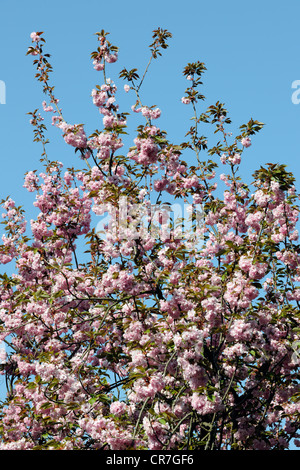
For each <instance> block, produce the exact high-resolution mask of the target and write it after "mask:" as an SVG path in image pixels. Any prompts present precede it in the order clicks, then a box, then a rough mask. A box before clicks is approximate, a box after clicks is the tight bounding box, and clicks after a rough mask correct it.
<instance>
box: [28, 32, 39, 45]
mask: <svg viewBox="0 0 300 470" xmlns="http://www.w3.org/2000/svg"><path fill="white" fill-rule="evenodd" d="M30 37H31V39H32V41H34V42H39V41H40V39H41V38H40V36H39V35H38V34H37V33H36V32H34V31H33V32H32V33H31V34H30Z"/></svg>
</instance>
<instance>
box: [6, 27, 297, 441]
mask: <svg viewBox="0 0 300 470" xmlns="http://www.w3.org/2000/svg"><path fill="white" fill-rule="evenodd" d="M96 35H97V39H98V47H97V50H96V51H94V52H92V54H91V59H92V61H93V66H94V69H95V70H96V71H97V76H98V75H99V73H100V76H101V77H102V78H101V80H102V81H101V82H100V84H99V85H96V86H95V88H94V89H93V90H92V92H91V102H92V104H93V105H94V106H96V107H97V108H98V110H99V113H100V118H101V129H100V130H98V129H96V130H94V131H93V132H92V133H91V134H90V135H89V133H88V132H87V125H86V124H81V123H70V122H67V121H66V120H65V118H64V116H63V111H62V109H61V108H60V105H59V100H58V99H57V97H56V96H55V88H54V86H52V85H51V83H50V74H51V73H52V67H51V64H50V62H49V57H50V56H49V54H47V53H45V52H44V47H45V39H44V37H43V33H42V32H34V33H32V34H31V40H32V43H31V46H30V47H29V49H28V52H27V54H28V55H29V56H32V58H33V63H34V65H35V67H36V70H37V72H36V79H37V80H38V81H39V82H40V83H41V85H42V90H43V93H44V94H45V100H44V101H43V102H42V107H43V113H44V116H47V117H48V116H52V125H53V126H54V127H56V128H57V131H58V133H59V134H60V135H59V136H58V138H61V139H62V145H65V143H66V144H67V145H69V146H70V147H72V149H70V150H71V153H72V155H73V154H74V162H75V163H74V165H75V166H77V167H76V168H75V167H72V168H64V165H63V163H61V162H60V161H56V160H55V161H53V160H51V159H50V157H49V155H48V154H47V143H48V140H47V137H46V135H47V128H46V124H45V121H44V120H45V117H43V116H42V114H41V112H40V111H39V109H36V110H35V111H33V112H31V113H29V114H30V115H31V123H32V125H33V129H34V140H35V141H36V142H39V143H40V145H41V146H42V160H41V161H42V164H43V166H44V171H43V172H41V173H38V171H37V170H31V171H28V173H27V174H26V176H25V181H24V186H25V188H27V190H28V191H29V192H32V193H35V199H34V202H33V204H34V206H35V207H36V208H37V210H38V215H37V217H36V218H35V219H34V220H31V221H30V227H28V226H27V225H26V218H25V213H24V210H23V208H22V207H20V206H17V205H16V203H15V202H14V201H13V200H12V199H11V198H9V197H8V198H6V199H5V200H3V201H2V208H3V211H4V213H3V222H2V223H3V227H4V234H3V236H2V245H1V246H0V262H1V263H2V264H3V265H5V264H7V263H13V265H14V274H13V275H11V276H10V275H8V274H2V275H1V278H0V279H1V283H0V295H1V301H0V321H1V324H0V341H2V344H3V345H5V350H4V349H2V352H1V357H0V362H1V365H0V368H1V374H2V376H3V378H4V379H5V382H6V388H7V394H6V397H5V399H4V400H3V401H2V402H1V406H0V415H1V421H0V449H1V450H8V449H26V450H31V449H33V450H39V449H50V450H53V449H64V450H67V449H72V450H73V449H81V450H83V449H95V450H146V449H152V450H170V449H176V450H249V449H254V450H278V449H288V448H289V445H290V443H291V442H292V441H294V442H295V444H296V445H297V444H300V440H299V436H300V435H299V427H300V421H299V393H300V387H299V364H300V362H299V355H298V353H297V351H298V349H297V348H298V342H299V341H300V335H299V333H300V324H299V323H300V315H299V307H300V304H299V302H300V288H299V281H300V266H299V254H300V247H299V244H298V231H297V228H296V227H297V221H298V217H299V207H298V205H297V203H298V199H299V198H298V195H297V192H296V187H295V180H294V177H293V175H292V174H291V173H289V172H288V171H287V170H286V167H285V165H283V164H280V163H267V164H266V165H265V167H261V168H260V169H259V170H257V171H256V172H255V173H254V175H253V184H252V185H251V186H250V185H247V184H245V183H244V182H243V181H242V179H241V176H240V174H239V169H240V166H241V165H242V159H243V156H244V153H245V152H246V153H247V152H251V151H252V147H251V149H249V147H250V146H251V144H252V140H253V137H254V136H255V134H256V133H257V132H259V131H260V130H261V129H262V127H263V124H262V123H261V122H258V121H255V120H253V119H250V121H249V122H248V123H247V124H244V125H242V126H240V128H239V130H238V132H237V134H238V135H237V136H236V137H233V136H232V133H231V132H229V131H228V128H229V126H230V124H231V120H230V118H229V116H228V112H227V110H226V108H225V106H224V104H223V103H220V102H217V103H216V104H215V105H212V106H209V107H207V109H206V110H205V111H204V112H203V111H202V112H199V103H201V102H202V101H204V96H203V95H202V94H201V93H200V92H199V88H200V86H201V85H202V81H201V80H202V75H203V73H204V72H205V70H206V68H205V65H204V64H203V63H202V62H199V61H197V62H195V63H189V64H187V65H186V67H185V68H184V70H183V75H184V78H185V79H186V80H187V82H188V86H187V88H186V90H185V93H184V96H183V97H182V100H181V101H182V103H183V106H188V107H189V109H190V110H191V116H192V120H193V123H192V126H191V127H190V128H189V129H188V130H187V133H186V136H185V137H186V139H185V141H184V142H181V143H176V144H174V143H172V142H170V141H169V139H168V135H167V132H166V131H163V130H161V129H160V128H159V127H157V126H156V125H154V121H155V122H156V121H157V120H158V119H159V117H160V115H161V110H160V109H159V108H158V107H157V106H156V105H155V106H153V105H151V103H149V104H145V103H144V102H143V99H142V95H141V86H142V84H143V82H144V79H145V76H146V74H147V73H148V69H149V67H150V65H151V62H152V61H154V60H157V59H158V58H159V56H160V55H161V54H162V50H163V49H166V48H167V47H168V40H169V38H171V34H170V33H169V32H168V31H167V30H163V29H161V28H158V29H157V30H155V31H153V37H152V39H153V42H152V44H151V45H150V60H149V63H148V65H147V67H146V70H145V72H144V73H143V74H141V73H140V72H139V71H138V70H137V69H132V70H127V69H125V68H123V70H121V72H119V77H118V80H119V82H120V85H119V84H118V89H117V86H116V84H115V82H114V81H113V80H112V79H110V78H108V77H107V73H108V70H109V71H110V70H113V67H115V65H111V64H113V63H115V62H116V61H117V59H118V48H117V47H115V46H113V45H112V44H111V43H110V41H109V40H108V33H106V32H104V31H101V32H98V33H97V34H96ZM110 68H111V69H110ZM123 80H124V81H123ZM124 83H125V85H124V89H123V85H121V84H124ZM120 88H121V89H120ZM118 93H120V94H121V93H129V94H131V96H132V97H133V100H132V103H133V104H132V108H131V110H130V112H121V111H120V109H119V105H118V101H117V96H118ZM201 106H203V104H201ZM133 113H135V114H134V115H135V116H136V117H137V118H140V121H139V122H140V124H139V126H138V127H137V129H136V134H135V136H133V138H132V146H131V147H130V148H127V149H125V143H124V142H125V140H126V138H127V134H126V130H127V128H128V124H127V121H128V119H129V118H128V116H131V115H133ZM208 126H210V127H208ZM205 128H209V129H213V130H214V134H215V135H216V140H217V139H218V136H219V140H218V141H217V142H214V143H212V145H209V144H208V138H207V137H206V136H204V135H202V134H201V133H202V129H205ZM63 139H64V141H65V143H64V142H63ZM186 155H187V157H185V156H186ZM183 158H186V159H188V161H189V162H190V163H187V162H186V161H185V160H184V159H183ZM76 162H77V165H76ZM219 165H220V167H221V168H224V173H222V174H221V175H219V176H217V171H218V168H219ZM218 194H220V195H218ZM174 201H175V202H176V201H180V203H181V204H184V205H188V207H189V210H190V219H189V220H190V222H191V226H192V227H194V228H193V230H183V229H182V224H183V220H182V217H181V218H178V219H176V220H175V219H174V220H173V219H172V218H171V217H170V210H169V209H170V206H171V205H172V203H173V204H174ZM200 208H201V210H200ZM201 211H202V212H201ZM103 214H109V218H108V222H107V223H106V224H105V225H103V227H102V231H97V230H96V228H95V226H94V225H93V220H94V219H93V217H94V216H95V217H99V216H103ZM199 214H200V215H199ZM201 221H202V223H201ZM194 222H195V223H194ZM82 243H84V244H85V246H86V251H85V252H84V253H83V252H82V250H81V249H80V246H81V245H82Z"/></svg>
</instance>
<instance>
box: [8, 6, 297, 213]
mask: <svg viewBox="0 0 300 470" xmlns="http://www.w3.org/2000/svg"><path fill="white" fill-rule="evenodd" d="M0 14H1V28H0V80H2V81H4V83H5V86H6V104H5V105H4V104H0V137H1V147H0V162H1V171H0V198H2V197H5V196H6V195H8V194H10V195H11V196H12V197H13V198H14V199H15V200H16V202H17V203H20V204H24V205H25V206H26V208H27V209H28V210H30V207H31V202H32V194H30V193H27V191H26V190H25V189H23V188H22V184H23V175H24V173H25V172H26V171H28V170H31V169H35V168H41V166H40V163H39V158H40V146H39V145H38V144H34V143H33V134H32V126H31V125H30V124H29V116H27V115H26V113H27V112H29V111H32V110H34V109H35V108H37V107H41V102H42V100H43V99H44V95H43V93H42V91H41V87H40V84H39V83H37V82H36V81H35V79H34V74H35V70H34V67H33V65H32V57H31V56H26V55H25V53H26V50H27V47H28V45H29V44H30V43H31V40H30V37H29V35H30V33H31V32H32V31H44V32H45V37H46V40H47V49H48V52H50V53H51V54H52V58H51V60H52V65H53V67H54V73H53V74H52V81H53V84H54V85H55V86H56V95H57V97H58V98H59V99H60V104H61V106H62V108H63V111H64V116H65V117H66V119H67V120H68V121H69V122H70V123H76V122H80V123H85V124H86V129H87V132H92V131H93V130H94V129H95V128H98V127H99V126H101V122H100V118H99V114H98V111H97V109H96V108H95V107H94V106H93V104H92V101H91V98H90V93H91V90H92V88H93V87H94V86H95V85H96V84H97V83H99V80H100V73H99V72H96V71H95V70H94V69H93V66H92V62H91V60H90V52H91V51H93V50H95V49H96V47H97V41H96V36H94V33H95V32H97V31H100V30H101V29H102V28H103V29H105V30H106V31H109V32H110V40H111V42H112V43H113V44H115V45H118V46H119V47H120V53H119V61H118V62H117V63H116V64H113V65H111V66H110V72H109V74H110V76H111V78H112V79H115V80H116V82H117V77H118V72H119V71H120V70H121V68H123V67H124V66H126V67H128V68H132V67H137V68H138V69H139V70H141V71H142V70H143V68H144V67H145V65H146V63H147V61H148V57H149V53H148V45H149V44H150V42H151V36H152V31H153V29H155V28H157V27H158V26H160V27H162V28H165V29H168V30H169V31H170V32H172V34H173V38H172V39H171V40H170V42H169V44H170V47H169V49H167V50H166V51H165V52H164V55H163V57H161V58H159V59H158V60H157V61H156V62H155V63H154V66H153V67H152V69H151V70H150V75H149V77H148V79H146V80H145V83H144V85H145V86H144V89H143V93H142V96H143V99H144V102H145V103H146V104H148V105H151V104H156V105H158V106H159V107H160V108H161V109H162V117H161V119H160V120H159V122H158V121H157V124H159V125H160V127H161V128H163V129H164V130H166V131H168V133H169V135H170V136H171V137H173V138H174V140H178V141H180V140H181V139H183V136H184V133H185V131H186V130H187V128H188V126H189V125H190V121H189V120H188V118H189V116H190V111H191V110H190V109H188V107H187V106H184V105H182V104H181V102H180V98H181V96H182V95H183V92H184V89H185V87H186V85H187V82H186V81H185V80H184V79H183V77H182V70H183V67H184V66H185V65H186V63H187V62H192V61H196V60H200V61H203V62H205V64H206V67H207V69H208V70H207V72H206V73H205V75H204V87H203V90H202V91H203V93H204V94H205V95H206V97H207V100H206V102H205V104H204V106H205V107H206V106H208V105H210V104H214V103H215V102H216V101H217V100H220V101H222V102H225V104H226V106H227V109H228V110H229V114H230V116H231V117H232V119H233V125H232V131H233V132H235V131H236V130H237V129H238V126H239V125H240V124H242V123H244V122H246V121H248V119H249V118H250V117H253V118H254V119H257V120H259V121H262V122H264V123H266V126H265V128H264V130H263V131H262V132H261V133H260V134H259V135H258V136H257V137H256V138H255V139H254V142H253V146H252V147H251V148H250V149H248V150H247V152H246V156H245V158H244V160H243V163H242V166H241V170H242V173H243V175H244V177H245V178H246V179H247V180H249V181H250V180H251V174H252V173H253V171H254V170H255V169H256V168H257V167H259V166H260V165H261V164H264V163H266V162H271V161H273V162H280V163H285V164H287V165H288V169H289V170H290V171H292V172H293V173H294V174H295V176H296V177H298V175H299V173H300V172H299V170H300V145H299V138H298V136H299V133H300V105H295V104H293V103H292V100H291V96H292V93H293V91H295V90H292V88H291V86H292V82H293V81H295V80H299V79H300V57H299V56H300V54H299V15H300V3H299V1H298V0H290V1H289V2H281V1H276V0H275V1H274V0H273V1H269V0H264V1H263V2H262V1H258V0H253V1H252V2H247V3H246V2H241V1H238V0H231V1H230V0H229V1H226V2H224V1H221V0H216V1H214V2H211V1H201V0H190V1H189V2H182V1H178V0H172V1H171V0H164V1H157V0H152V1H151V2H140V1H136V0H134V1H130V0H128V1H125V2H124V1H121V0H115V1H114V2H104V1H99V0H98V1H96V0H86V1H85V2H78V1H76V0H75V1H74V0H73V1H71V0H65V1H64V2H62V1H61V0H60V1H58V0H52V1H51V2H36V1H35V2H32V1H27V2H24V1H21V0H15V1H12V2H8V1H5V2H4V1H3V2H1V5H0ZM121 88H123V82H122V83H121V86H120V89H121ZM120 91H121V90H120ZM120 94H121V95H122V98H121V97H120V99H119V102H120V104H121V109H122V110H123V111H127V108H129V107H130V106H131V104H132V102H133V98H134V97H133V96H132V97H130V96H127V95H126V96H125V95H124V93H120ZM129 110H130V108H129ZM46 117H47V118H48V116H46ZM45 122H46V124H47V123H49V125H48V128H49V131H50V133H49V136H50V139H51V145H50V146H49V147H48V149H49V154H50V157H51V158H53V159H59V160H61V161H63V162H64V163H65V164H66V165H67V166H71V165H73V164H74V163H75V157H74V155H73V150H72V149H70V148H69V147H67V146H66V144H64V142H63V141H62V140H61V135H60V131H58V130H57V129H54V128H53V127H52V126H51V124H50V122H49V120H47V119H46V121H45ZM205 132H206V129H204V133H205ZM178 143H179V142H178ZM299 180H300V178H298V185H297V186H298V188H299V183H300V181H299Z"/></svg>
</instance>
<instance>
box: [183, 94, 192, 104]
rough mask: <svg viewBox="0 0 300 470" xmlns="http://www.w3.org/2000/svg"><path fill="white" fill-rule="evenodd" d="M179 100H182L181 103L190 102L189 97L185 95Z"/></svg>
mask: <svg viewBox="0 0 300 470" xmlns="http://www.w3.org/2000/svg"><path fill="white" fill-rule="evenodd" d="M181 102H182V103H183V104H189V103H190V102H191V99H190V98H187V97H186V96H183V97H182V98H181Z"/></svg>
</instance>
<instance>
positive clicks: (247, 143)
mask: <svg viewBox="0 0 300 470" xmlns="http://www.w3.org/2000/svg"><path fill="white" fill-rule="evenodd" d="M241 144H242V145H243V147H250V145H251V139H250V137H244V138H243V139H242V140H241Z"/></svg>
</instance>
